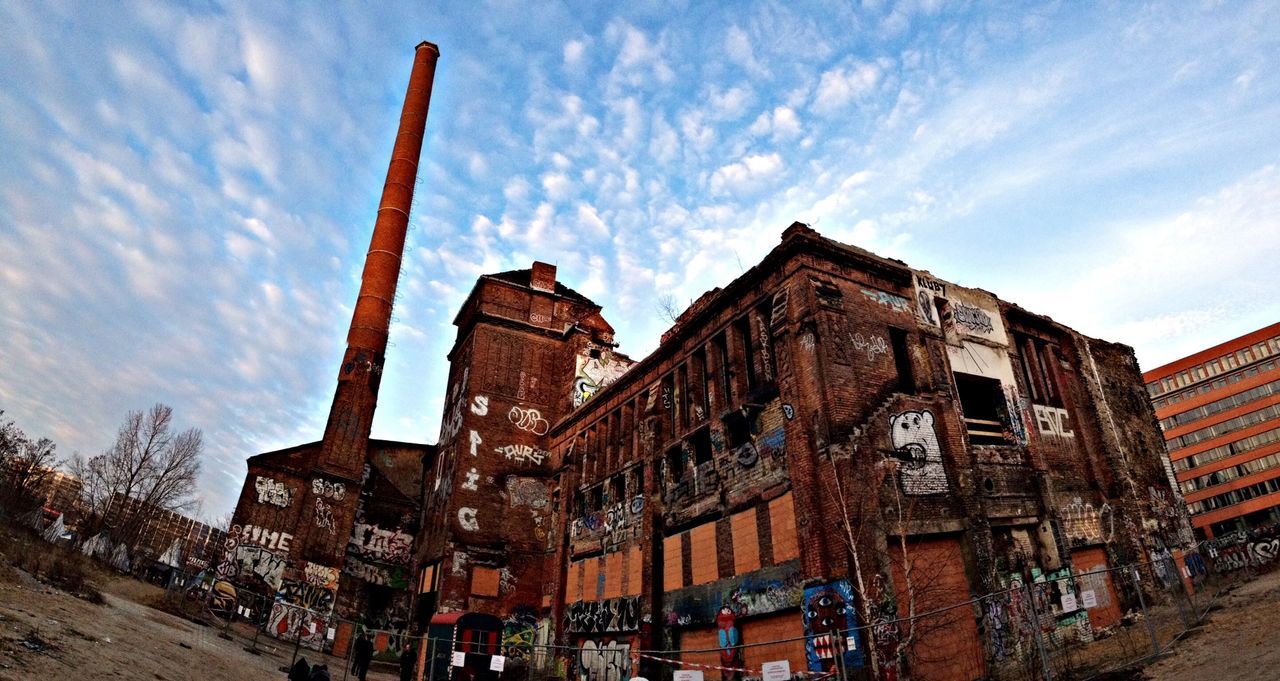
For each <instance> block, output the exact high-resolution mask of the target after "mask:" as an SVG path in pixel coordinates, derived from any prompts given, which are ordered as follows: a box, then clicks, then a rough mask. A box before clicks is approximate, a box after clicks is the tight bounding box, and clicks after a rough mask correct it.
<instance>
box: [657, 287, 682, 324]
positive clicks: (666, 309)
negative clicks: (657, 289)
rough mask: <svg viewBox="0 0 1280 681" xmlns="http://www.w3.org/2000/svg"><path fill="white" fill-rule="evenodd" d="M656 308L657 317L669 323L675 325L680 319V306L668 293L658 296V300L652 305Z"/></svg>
mask: <svg viewBox="0 0 1280 681" xmlns="http://www.w3.org/2000/svg"><path fill="white" fill-rule="evenodd" d="M654 305H655V306H657V308H658V316H659V317H661V318H663V319H665V320H667V321H669V322H671V323H672V324H675V323H676V320H678V319H680V305H679V304H678V303H676V297H675V296H673V295H671V294H670V293H664V294H662V295H660V296H658V300H657V301H656V302H655V303H654Z"/></svg>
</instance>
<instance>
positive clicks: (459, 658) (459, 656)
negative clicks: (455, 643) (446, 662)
mask: <svg viewBox="0 0 1280 681" xmlns="http://www.w3.org/2000/svg"><path fill="white" fill-rule="evenodd" d="M453 666H455V667H465V666H467V654H466V653H454V654H453Z"/></svg>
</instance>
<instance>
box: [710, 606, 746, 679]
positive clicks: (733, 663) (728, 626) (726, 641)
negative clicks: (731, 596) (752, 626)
mask: <svg viewBox="0 0 1280 681" xmlns="http://www.w3.org/2000/svg"><path fill="white" fill-rule="evenodd" d="M716 640H717V642H718V643H719V645H720V666H721V667H742V632H740V631H738V615H737V613H735V612H734V611H733V608H731V607H729V606H727V605H724V606H721V607H720V612H719V613H718V614H716ZM740 675H741V674H740V673H739V672H731V671H728V670H721V672H720V678H721V679H723V681H732V680H734V679H737V678H738V677H739V676H740Z"/></svg>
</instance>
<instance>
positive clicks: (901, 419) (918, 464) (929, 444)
mask: <svg viewBox="0 0 1280 681" xmlns="http://www.w3.org/2000/svg"><path fill="white" fill-rule="evenodd" d="M933 426H934V420H933V412H931V411H929V410H927V409H924V410H920V411H904V412H901V413H899V414H894V415H893V416H891V417H889V436H890V440H891V442H892V444H893V450H894V451H895V452H897V453H898V456H899V458H901V459H902V463H901V464H900V465H899V466H898V478H899V480H900V481H901V482H902V491H903V492H905V493H906V494H913V495H922V494H941V493H943V492H946V491H947V472H946V470H945V469H944V468H943V467H942V450H941V449H940V448H939V447H938V433H937V432H936V431H935V430H934V427H933Z"/></svg>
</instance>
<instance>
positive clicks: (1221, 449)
mask: <svg viewBox="0 0 1280 681" xmlns="http://www.w3.org/2000/svg"><path fill="white" fill-rule="evenodd" d="M1273 442H1280V428H1273V429H1272V430H1266V431H1263V432H1261V433H1258V434H1257V435H1250V436H1249V437H1246V438H1241V439H1239V440H1236V441H1235V442H1229V443H1227V444H1225V445H1220V446H1218V447H1214V448H1213V449H1206V450H1204V451H1203V452H1200V453H1199V454H1192V455H1191V456H1188V457H1185V458H1182V459H1178V460H1177V461H1174V462H1173V468H1174V470H1177V471H1185V470H1190V469H1192V468H1195V467H1196V466H1204V465H1207V464H1211V463H1213V462H1214V461H1217V460H1219V459H1225V458H1227V457H1228V456H1235V455H1236V454H1244V453H1245V452H1251V451H1253V450H1255V449H1257V448H1259V447H1263V446H1266V445H1269V444H1271V443H1273Z"/></svg>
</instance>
